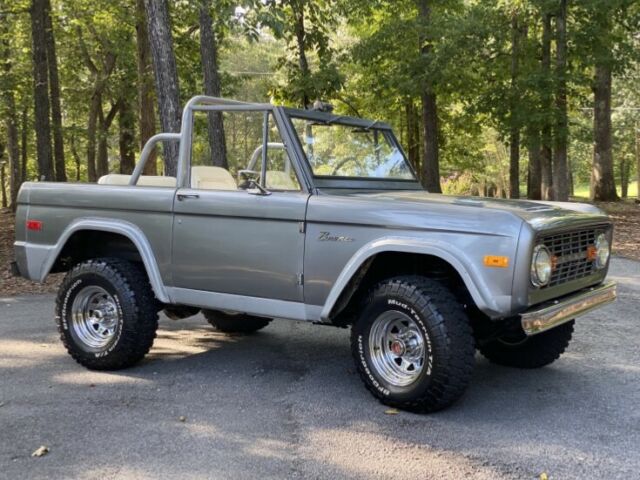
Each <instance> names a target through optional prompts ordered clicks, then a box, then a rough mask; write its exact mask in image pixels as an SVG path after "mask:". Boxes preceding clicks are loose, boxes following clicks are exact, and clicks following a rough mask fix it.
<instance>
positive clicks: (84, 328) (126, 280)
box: [56, 258, 158, 370]
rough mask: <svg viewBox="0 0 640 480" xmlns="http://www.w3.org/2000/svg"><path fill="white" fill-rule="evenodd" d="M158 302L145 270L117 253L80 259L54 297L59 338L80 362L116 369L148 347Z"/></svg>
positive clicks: (139, 355)
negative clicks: (117, 256) (116, 255)
mask: <svg viewBox="0 0 640 480" xmlns="http://www.w3.org/2000/svg"><path fill="white" fill-rule="evenodd" d="M157 307H158V303H157V300H156V299H155V296H154V294H153V291H152V290H151V286H150V285H149V280H148V278H147V275H146V273H145V272H144V270H143V269H142V268H141V267H140V266H138V265H137V264H134V263H131V262H127V261H124V260H121V259H118V258H101V259H93V260H88V261H86V262H82V263H79V264H78V265H76V266H75V267H73V269H71V271H70V272H69V273H68V274H67V276H66V277H65V279H64V280H63V282H62V285H60V289H59V291H58V297H57V299H56V322H57V324H58V331H59V332H60V338H61V339H62V343H63V344H64V346H65V347H66V349H67V351H68V352H69V354H70V355H71V356H72V357H73V358H74V359H75V360H76V361H77V362H78V363H80V364H81V365H84V366H85V367H87V368H90V369H92V370H117V369H121V368H126V367H129V366H131V365H134V364H135V363H137V362H138V361H140V360H141V359H142V358H143V357H144V356H145V355H146V354H147V352H148V351H149V349H150V348H151V345H152V344H153V340H154V338H155V336H156V330H157V328H158V308H157Z"/></svg>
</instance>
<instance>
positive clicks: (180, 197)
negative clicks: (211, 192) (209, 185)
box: [178, 193, 200, 201]
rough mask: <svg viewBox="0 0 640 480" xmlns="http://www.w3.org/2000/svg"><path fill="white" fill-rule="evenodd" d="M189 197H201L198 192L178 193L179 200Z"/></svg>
mask: <svg viewBox="0 0 640 480" xmlns="http://www.w3.org/2000/svg"><path fill="white" fill-rule="evenodd" d="M188 198H200V195H198V194H197V193H179V194H178V200H180V201H182V200H186V199H188Z"/></svg>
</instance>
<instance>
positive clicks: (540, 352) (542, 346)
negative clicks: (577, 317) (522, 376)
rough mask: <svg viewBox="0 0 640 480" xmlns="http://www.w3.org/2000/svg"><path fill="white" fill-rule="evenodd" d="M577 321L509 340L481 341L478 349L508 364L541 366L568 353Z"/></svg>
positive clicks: (511, 365)
mask: <svg viewBox="0 0 640 480" xmlns="http://www.w3.org/2000/svg"><path fill="white" fill-rule="evenodd" d="M574 323H575V321H574V320H571V321H570V322H567V323H563V324H562V325H559V326H557V327H555V328H553V329H551V330H547V331H546V332H542V333H538V334H537V335H533V336H531V337H526V336H524V332H523V333H522V338H521V340H520V341H519V342H518V341H513V340H511V343H508V342H507V341H506V340H504V339H497V340H492V341H490V342H486V343H483V344H480V345H479V346H478V350H480V353H481V354H482V355H483V356H484V357H486V358H487V359H488V360H489V361H490V362H493V363H496V364H498V365H504V366H506V367H516V368H540V367H544V366H545V365H549V364H550V363H553V362H554V361H556V360H557V359H558V358H560V355H562V353H564V351H565V350H566V348H567V346H568V345H569V342H570V341H571V336H572V334H573V325H574Z"/></svg>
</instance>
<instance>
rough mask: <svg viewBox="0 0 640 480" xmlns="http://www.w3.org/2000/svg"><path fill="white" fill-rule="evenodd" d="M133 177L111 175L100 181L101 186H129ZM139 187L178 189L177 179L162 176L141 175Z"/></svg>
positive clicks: (118, 174)
mask: <svg viewBox="0 0 640 480" xmlns="http://www.w3.org/2000/svg"><path fill="white" fill-rule="evenodd" d="M129 180H131V175H123V174H121V173H111V174H109V175H103V176H102V177H100V178H99V179H98V183H99V184H100V185H129ZM137 185H139V186H143V187H172V188H175V187H176V177H164V176H161V175H140V178H138V183H137Z"/></svg>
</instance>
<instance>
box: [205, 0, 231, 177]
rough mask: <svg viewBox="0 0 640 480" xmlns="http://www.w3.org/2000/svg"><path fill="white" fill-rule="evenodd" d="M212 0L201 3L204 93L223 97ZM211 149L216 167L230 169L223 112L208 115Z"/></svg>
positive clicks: (212, 159)
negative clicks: (211, 9) (210, 11)
mask: <svg viewBox="0 0 640 480" xmlns="http://www.w3.org/2000/svg"><path fill="white" fill-rule="evenodd" d="M210 8H211V1H210V0H202V1H201V3H200V59H201V61H202V71H203V76H204V93H205V95H209V96H212V97H220V96H221V87H220V74H219V73H218V44H217V39H216V36H215V32H214V31H213V20H212V19H211V14H210V13H209V10H210ZM208 121H209V123H208V131H209V148H210V150H211V161H212V164H213V165H214V166H217V167H222V168H229V166H228V164H227V145H226V141H225V136H224V124H223V120H222V113H221V112H209V113H208Z"/></svg>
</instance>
